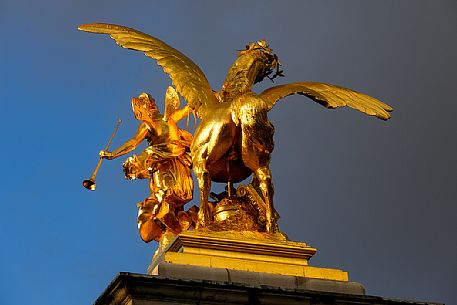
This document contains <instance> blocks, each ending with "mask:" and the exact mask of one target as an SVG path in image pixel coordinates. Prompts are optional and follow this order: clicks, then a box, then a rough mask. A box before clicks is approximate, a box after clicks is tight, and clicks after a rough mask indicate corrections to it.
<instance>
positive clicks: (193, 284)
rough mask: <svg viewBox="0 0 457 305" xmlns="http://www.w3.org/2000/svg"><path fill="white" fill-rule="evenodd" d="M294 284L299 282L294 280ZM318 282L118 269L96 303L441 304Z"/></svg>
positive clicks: (201, 304)
mask: <svg viewBox="0 0 457 305" xmlns="http://www.w3.org/2000/svg"><path fill="white" fill-rule="evenodd" d="M316 281H324V282H325V280H316ZM328 282H329V281H328ZM297 285H300V283H298V282H297ZM318 286H319V285H317V284H312V283H310V286H308V287H306V284H305V286H304V287H303V288H300V287H298V288H285V287H282V286H281V285H279V286H277V285H271V286H270V285H256V284H242V283H236V282H233V281H223V282H220V281H211V280H195V279H194V280H189V279H187V280H186V279H176V278H168V277H163V276H152V275H141V274H131V273H120V274H119V275H118V276H117V277H116V278H115V279H114V280H113V282H111V284H110V285H109V286H108V288H107V289H106V290H105V291H104V292H103V294H102V295H101V296H100V297H99V298H98V299H97V300H96V302H95V305H162V304H167V305H182V304H195V305H197V304H198V305H215V304H218V305H220V304H233V305H235V304H237V305H240V304H246V305H247V304H252V305H299V304H300V305H311V304H319V305H349V304H351V305H354V304H358V305H440V304H439V303H432V302H418V301H407V300H392V299H386V298H382V297H376V296H366V295H360V294H346V293H336V292H324V291H320V290H310V289H307V288H310V287H311V288H312V287H318ZM324 286H325V284H324Z"/></svg>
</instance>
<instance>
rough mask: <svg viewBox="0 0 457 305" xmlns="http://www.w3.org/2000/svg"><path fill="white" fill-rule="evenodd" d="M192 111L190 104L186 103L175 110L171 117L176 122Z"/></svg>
mask: <svg viewBox="0 0 457 305" xmlns="http://www.w3.org/2000/svg"><path fill="white" fill-rule="evenodd" d="M191 111H192V109H191V108H190V107H189V106H188V105H186V106H185V107H182V108H181V109H178V110H175V112H173V114H172V115H171V119H172V120H173V121H175V122H179V121H181V120H182V119H184V118H185V117H186V116H188V115H189V113H190V112H191Z"/></svg>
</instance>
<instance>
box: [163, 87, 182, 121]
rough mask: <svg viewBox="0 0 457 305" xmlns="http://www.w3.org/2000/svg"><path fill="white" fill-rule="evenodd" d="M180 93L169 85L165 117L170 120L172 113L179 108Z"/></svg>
mask: <svg viewBox="0 0 457 305" xmlns="http://www.w3.org/2000/svg"><path fill="white" fill-rule="evenodd" d="M179 104H180V101H179V95H178V92H176V90H175V88H173V87H172V86H168V89H167V92H166V93H165V111H164V114H163V118H164V119H165V120H168V119H169V118H170V117H171V115H172V114H173V113H174V112H175V111H176V110H178V109H179Z"/></svg>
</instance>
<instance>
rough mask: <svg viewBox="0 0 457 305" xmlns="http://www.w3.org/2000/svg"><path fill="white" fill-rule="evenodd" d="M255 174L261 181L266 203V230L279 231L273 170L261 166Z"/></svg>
mask: <svg viewBox="0 0 457 305" xmlns="http://www.w3.org/2000/svg"><path fill="white" fill-rule="evenodd" d="M254 173H255V176H256V178H257V181H258V183H259V188H260V190H261V191H262V195H263V197H264V200H265V203H266V209H265V218H266V231H267V233H275V232H277V231H278V225H277V222H276V215H275V209H274V206H273V193H274V189H273V184H272V181H271V172H270V169H269V168H268V166H261V167H259V168H257V169H256V170H255V171H254Z"/></svg>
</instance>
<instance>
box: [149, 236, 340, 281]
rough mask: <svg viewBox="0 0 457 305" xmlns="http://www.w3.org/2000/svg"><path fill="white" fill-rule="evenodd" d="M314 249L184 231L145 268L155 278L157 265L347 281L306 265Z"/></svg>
mask: <svg viewBox="0 0 457 305" xmlns="http://www.w3.org/2000/svg"><path fill="white" fill-rule="evenodd" d="M315 253H316V249H315V248H313V247H310V246H308V245H307V244H305V243H302V242H293V241H290V240H288V239H287V238H286V236H285V235H284V234H282V233H276V234H266V233H259V232H249V231H241V232H238V231H225V232H205V231H202V230H199V231H187V232H183V233H181V234H179V235H178V236H177V237H176V238H175V239H174V240H173V241H171V242H170V243H169V245H168V246H167V247H165V248H159V250H158V252H157V253H156V255H155V256H154V258H153V261H152V263H151V265H150V266H149V268H148V274H152V275H157V274H159V273H158V270H157V268H158V266H159V264H161V263H169V264H178V265H189V266H195V267H207V268H222V269H229V270H236V271H246V272H257V273H268V274H275V275H284V276H292V277H294V276H295V277H304V278H314V279H325V280H333V281H345V282H347V281H348V274H347V272H344V271H342V270H338V269H330V268H319V267H312V266H309V265H308V260H309V259H310V258H311V257H312V256H313V255H314V254H315Z"/></svg>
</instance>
